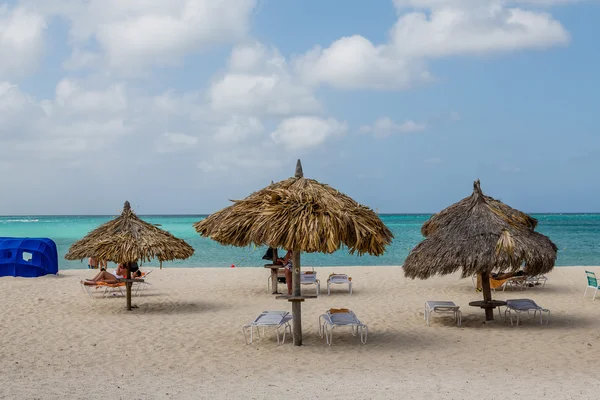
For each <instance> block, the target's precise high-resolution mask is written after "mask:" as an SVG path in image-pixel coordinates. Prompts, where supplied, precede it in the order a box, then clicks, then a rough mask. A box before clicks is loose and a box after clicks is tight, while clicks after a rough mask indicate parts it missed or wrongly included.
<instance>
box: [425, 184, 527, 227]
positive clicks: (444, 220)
mask: <svg viewBox="0 0 600 400" xmlns="http://www.w3.org/2000/svg"><path fill="white" fill-rule="evenodd" d="M475 199H483V200H485V201H484V204H485V206H486V207H487V208H489V209H490V211H493V212H494V213H495V214H496V215H498V216H499V217H501V218H502V219H503V220H504V221H505V222H506V223H507V224H509V225H511V226H523V227H526V228H528V229H531V230H534V229H535V228H536V226H537V219H535V218H533V217H530V216H529V215H527V214H525V213H524V212H521V211H519V210H515V209H514V208H511V207H509V206H507V205H506V204H504V203H503V202H501V201H499V200H496V199H493V198H491V197H489V196H486V195H485V194H483V192H482V191H481V185H480V182H479V179H478V180H476V181H475V183H474V184H473V194H472V195H471V196H469V197H466V198H464V199H462V200H461V201H459V202H457V203H455V204H452V205H451V206H450V207H448V208H445V209H444V210H442V211H440V212H439V213H437V214H434V215H432V216H431V218H429V220H427V222H425V223H424V224H423V226H422V227H421V233H422V234H423V236H425V237H429V236H431V235H433V234H434V233H435V232H436V231H437V229H438V227H440V226H446V225H448V224H449V223H450V221H451V220H452V219H453V218H455V216H456V215H457V214H464V213H466V212H468V210H469V209H470V208H471V207H472V204H473V202H474V201H475Z"/></svg>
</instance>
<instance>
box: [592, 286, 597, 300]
mask: <svg viewBox="0 0 600 400" xmlns="http://www.w3.org/2000/svg"><path fill="white" fill-rule="evenodd" d="M597 294H598V288H596V291H595V292H594V298H593V299H592V301H594V300H596V295H597Z"/></svg>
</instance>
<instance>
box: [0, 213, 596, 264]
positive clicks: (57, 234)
mask: <svg viewBox="0 0 600 400" xmlns="http://www.w3.org/2000/svg"><path fill="white" fill-rule="evenodd" d="M432 214H433V213H380V214H379V216H380V217H381V220H382V221H383V222H384V223H385V224H386V225H387V226H388V227H389V228H390V230H391V231H392V233H393V234H394V240H393V242H392V244H390V245H389V246H388V247H387V249H386V252H385V254H383V255H382V256H379V257H374V256H369V255H364V256H355V255H350V254H349V253H348V251H347V249H340V250H338V251H336V252H335V253H333V254H318V253H315V254H303V255H302V261H303V262H302V263H303V264H304V265H314V266H377V265H401V264H402V263H403V262H404V259H405V258H406V256H407V255H408V253H409V252H410V250H411V249H412V248H413V247H414V246H416V245H417V244H418V243H419V242H420V241H421V240H423V236H422V235H421V226H422V225H423V223H424V222H425V221H427V219H429V217H430V216H431V215H432ZM529 214H530V215H531V216H533V217H534V218H536V219H537V220H538V227H537V229H536V231H538V232H540V233H542V234H544V235H547V236H549V237H550V239H551V240H552V241H553V242H554V243H556V245H557V246H558V249H559V251H558V258H557V262H556V265H557V266H575V265H581V266H596V265H600V246H598V244H599V243H600V213H587V212H586V213H584V212H581V213H574V212H565V213H560V212H556V213H529ZM117 215H118V214H117V213H115V214H106V215H66V214H64V215H34V214H31V215H4V216H0V237H48V238H50V239H52V240H54V242H56V245H57V248H58V253H59V268H60V269H73V268H75V269H81V268H87V260H83V261H68V260H65V259H64V255H65V254H66V252H67V251H68V249H69V247H70V246H71V245H72V244H73V243H74V242H75V241H77V240H79V239H81V238H82V237H83V236H85V235H86V234H87V233H89V232H90V231H91V230H93V229H95V228H97V227H98V226H99V225H101V224H103V223H105V222H108V221H110V220H111V219H113V218H114V217H116V216H117ZM207 215H208V214H139V216H140V217H142V218H143V219H144V220H146V221H147V222H149V223H152V224H160V226H161V228H162V229H165V230H167V231H169V232H171V233H172V234H173V235H175V236H177V237H179V238H181V239H184V240H185V241H186V242H188V243H189V244H190V245H191V246H192V247H194V249H195V253H194V255H193V256H192V257H190V258H189V259H187V260H179V261H174V262H168V263H164V264H163V267H165V268H168V267H192V268H196V267H198V268H202V267H223V268H229V267H230V266H231V265H235V266H239V267H262V265H263V264H264V263H265V261H264V260H262V255H263V254H264V251H265V250H266V248H264V247H254V246H250V247H247V248H237V247H232V246H222V245H220V244H218V243H216V242H214V241H212V240H210V239H207V238H202V237H200V235H199V234H198V233H196V231H195V230H194V228H193V226H192V224H193V223H194V222H197V221H199V220H201V219H203V218H205V217H206V216H207ZM148 265H158V262H156V261H154V262H150V263H148Z"/></svg>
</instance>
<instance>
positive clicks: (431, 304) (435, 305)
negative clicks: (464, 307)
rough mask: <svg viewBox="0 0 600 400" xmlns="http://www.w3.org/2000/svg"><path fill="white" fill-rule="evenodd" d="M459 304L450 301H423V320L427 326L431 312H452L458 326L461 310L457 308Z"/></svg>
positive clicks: (460, 319) (460, 320)
mask: <svg viewBox="0 0 600 400" xmlns="http://www.w3.org/2000/svg"><path fill="white" fill-rule="evenodd" d="M459 308H460V306H457V305H456V304H454V302H452V301H426V302H425V316H424V317H425V321H426V322H427V326H429V321H430V316H431V313H432V312H435V313H438V314H452V318H454V320H455V321H456V324H457V325H458V326H460V325H461V324H462V312H461V311H460V310H459Z"/></svg>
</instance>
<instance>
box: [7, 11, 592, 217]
mask: <svg viewBox="0 0 600 400" xmlns="http://www.w3.org/2000/svg"><path fill="white" fill-rule="evenodd" d="M138 3H139V4H138ZM599 17H600V4H599V2H597V1H584V0H581V1H577V0H570V1H569V0H562V1H560V0H524V1H496V0H477V1H475V0H394V1H392V0H390V1H387V0H386V1H384V0H378V1H373V2H369V3H368V6H367V3H366V2H364V1H358V0H352V1H345V2H344V3H343V7H342V6H341V3H339V2H333V1H328V2H323V1H316V0H305V1H291V0H290V1H275V0H262V1H256V0H219V1H213V0H211V1H209V0H152V1H147V2H122V1H120V0H103V1H100V0H89V1H83V0H81V1H66V0H21V1H8V2H6V1H5V2H1V1H0V54H1V55H2V61H1V62H0V174H2V186H3V189H2V191H1V192H0V193H1V195H0V215H2V214H8V215H12V214H105V213H107V214H110V213H113V212H114V211H115V209H117V208H119V207H120V206H121V205H122V203H123V201H124V200H125V199H128V200H130V201H131V202H132V204H135V205H136V208H137V210H138V212H139V213H142V214H151V213H154V214H156V213H178V214H183V213H210V212H213V211H216V210H218V209H219V208H222V207H224V206H226V205H227V204H228V199H234V198H242V197H245V196H246V195H248V194H249V193H250V192H252V191H253V190H256V189H258V188H261V187H263V186H265V185H267V184H268V183H269V182H270V181H271V180H280V179H285V178H287V177H289V176H290V175H291V174H292V173H293V170H294V165H295V160H296V159H297V158H301V159H302V161H303V165H304V171H305V175H306V176H308V177H311V178H315V179H317V180H319V181H321V182H325V183H328V184H330V185H332V186H334V187H336V188H338V189H339V190H341V191H343V192H345V193H346V194H348V195H350V196H351V197H353V198H355V199H356V200H357V201H359V202H361V203H363V204H365V205H368V206H370V207H372V208H377V209H379V210H380V211H381V212H407V213H408V212H436V211H439V210H440V209H442V208H444V207H446V206H447V205H449V204H451V203H453V202H455V201H457V200H459V199H461V198H463V197H465V196H467V195H469V194H470V192H471V188H472V181H473V180H475V179H477V178H479V179H481V181H482V188H483V190H484V191H485V192H486V193H487V194H489V195H491V196H493V197H496V198H500V199H501V200H503V201H505V202H507V203H508V204H510V205H512V206H514V207H517V208H520V209H522V210H525V211H528V212H594V211H600V209H599V208H598V205H597V204H598V201H597V198H598V196H600V183H599V180H598V179H597V171H599V170H600V161H599V160H600V139H599V137H598V128H597V124H596V120H597V117H596V114H597V113H596V112H595V111H596V109H597V107H598V104H599V101H598V100H599V97H600V96H599V94H598V93H599V92H600V80H599V79H598V78H597V71H599V70H600V53H598V51H597V48H598V45H597V43H596V42H597V40H596V39H595V38H597V37H599V36H600V28H598V27H597V24H595V23H594V22H595V21H598V20H599Z"/></svg>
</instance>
